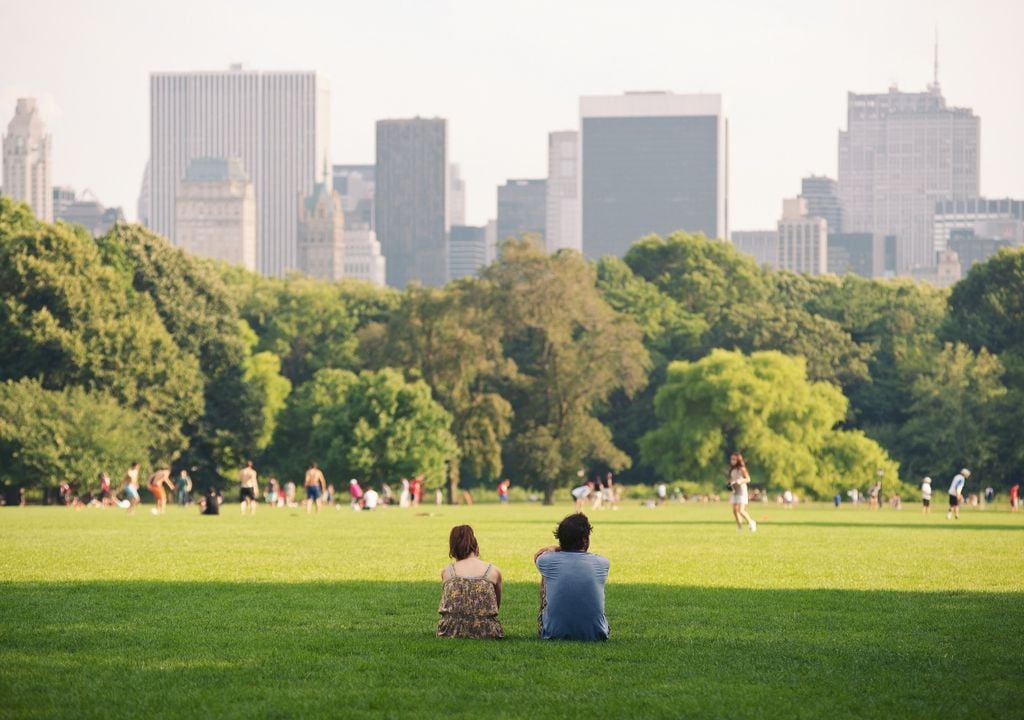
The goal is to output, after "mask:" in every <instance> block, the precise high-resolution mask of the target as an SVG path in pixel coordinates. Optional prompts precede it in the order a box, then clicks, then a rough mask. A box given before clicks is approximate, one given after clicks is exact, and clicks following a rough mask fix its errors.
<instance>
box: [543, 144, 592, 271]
mask: <svg viewBox="0 0 1024 720" xmlns="http://www.w3.org/2000/svg"><path fill="white" fill-rule="evenodd" d="M579 144H580V134H579V133H578V132H577V131H575V130H561V131H558V132H553V133H548V186H547V187H548V197H547V218H546V221H545V224H544V240H545V245H546V246H547V251H548V252H555V251H556V250H561V249H562V248H569V249H570V250H576V251H577V252H582V250H583V246H582V243H581V242H580V188H579V169H580V163H579Z"/></svg>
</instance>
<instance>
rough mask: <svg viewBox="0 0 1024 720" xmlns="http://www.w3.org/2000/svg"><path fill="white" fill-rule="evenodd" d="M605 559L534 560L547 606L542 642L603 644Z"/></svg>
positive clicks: (569, 555)
mask: <svg viewBox="0 0 1024 720" xmlns="http://www.w3.org/2000/svg"><path fill="white" fill-rule="evenodd" d="M608 567H609V563H608V558H606V557H601V556H600V555H592V554H590V553H584V552H547V553H544V554H543V555H541V556H540V557H539V558H537V569H538V570H540V574H541V577H543V578H544V585H545V587H546V589H547V599H548V604H547V607H546V608H545V609H544V616H543V618H542V620H543V624H544V630H543V633H542V637H543V638H544V639H545V640H607V639H608V618H606V617H605V615H604V584H605V581H606V580H607V579H608Z"/></svg>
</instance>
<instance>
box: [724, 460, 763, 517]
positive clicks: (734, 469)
mask: <svg viewBox="0 0 1024 720" xmlns="http://www.w3.org/2000/svg"><path fill="white" fill-rule="evenodd" d="M749 484H750V473H749V472H747V464H746V463H745V462H744V461H743V456H742V455H740V454H739V453H738V452H734V453H733V454H732V455H730V456H729V489H730V490H731V491H732V497H731V498H730V501H731V502H732V516H733V518H734V519H735V520H736V530H738V531H742V530H743V521H744V520H746V521H747V527H749V528H750V532H757V523H756V522H754V519H753V518H752V517H750V513H748V512H747V503H748V502H749V500H748V497H747V486H748V485H749Z"/></svg>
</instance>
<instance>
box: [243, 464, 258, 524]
mask: <svg viewBox="0 0 1024 720" xmlns="http://www.w3.org/2000/svg"><path fill="white" fill-rule="evenodd" d="M238 487H239V491H238V495H239V500H240V502H241V509H242V514H243V515H245V511H246V509H248V510H249V514H250V515H255V514H256V495H257V493H259V484H258V478H257V476H256V468H254V467H253V466H252V460H246V461H245V467H244V468H242V469H241V470H239V471H238Z"/></svg>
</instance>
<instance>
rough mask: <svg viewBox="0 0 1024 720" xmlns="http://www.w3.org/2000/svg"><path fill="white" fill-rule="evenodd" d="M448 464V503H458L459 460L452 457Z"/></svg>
mask: <svg viewBox="0 0 1024 720" xmlns="http://www.w3.org/2000/svg"><path fill="white" fill-rule="evenodd" d="M447 465H448V504H449V505H458V504H459V501H460V497H459V461H458V460H457V459H451V460H449V461H448V462H447Z"/></svg>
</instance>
